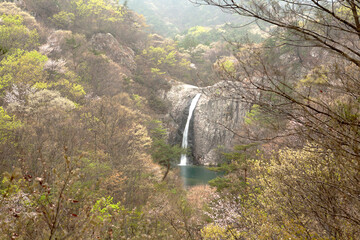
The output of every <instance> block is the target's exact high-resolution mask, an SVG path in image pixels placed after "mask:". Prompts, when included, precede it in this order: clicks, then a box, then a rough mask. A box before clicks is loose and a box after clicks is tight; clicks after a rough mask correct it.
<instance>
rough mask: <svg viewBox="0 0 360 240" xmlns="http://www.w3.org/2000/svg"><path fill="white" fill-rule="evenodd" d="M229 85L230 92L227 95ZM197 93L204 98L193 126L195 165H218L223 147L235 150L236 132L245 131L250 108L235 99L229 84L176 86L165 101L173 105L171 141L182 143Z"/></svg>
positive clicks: (197, 109) (170, 113) (190, 144)
mask: <svg viewBox="0 0 360 240" xmlns="http://www.w3.org/2000/svg"><path fill="white" fill-rule="evenodd" d="M225 85H226V91H223V89H224V88H225ZM234 90H235V89H234ZM197 93H201V94H202V95H201V97H200V100H199V102H198V104H197V106H196V108H195V111H194V115H193V119H192V122H191V125H190V134H189V135H190V136H189V146H190V148H191V150H192V162H193V163H195V164H201V165H214V164H217V163H219V161H220V160H221V159H220V155H219V151H218V150H217V149H218V148H219V147H220V146H221V147H223V148H231V147H232V145H233V140H234V133H233V131H236V130H237V129H239V128H241V125H242V123H243V119H244V116H245V114H246V113H247V111H248V108H249V107H248V106H247V104H244V103H241V102H238V101H235V100H234V99H233V98H232V97H231V93H232V90H231V87H230V88H229V86H228V85H227V83H225V82H221V83H218V84H216V85H214V86H210V87H206V88H197V87H194V86H191V85H186V84H180V83H174V82H173V83H172V88H171V89H170V91H168V92H167V93H166V94H165V99H166V100H168V101H169V102H170V105H171V109H170V112H169V115H170V117H171V119H172V122H171V124H170V125H171V126H170V139H171V140H172V141H173V142H176V143H181V139H182V131H183V129H184V125H185V122H186V119H187V116H188V111H189V105H190V102H191V100H192V99H193V98H194V96H195V95H196V94H197ZM229 129H231V130H232V131H230V130H229Z"/></svg>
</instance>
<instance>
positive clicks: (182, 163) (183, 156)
mask: <svg viewBox="0 0 360 240" xmlns="http://www.w3.org/2000/svg"><path fill="white" fill-rule="evenodd" d="M200 96H201V93H198V94H196V96H195V97H194V98H193V100H192V101H191V104H190V109H189V115H188V118H187V121H186V125H185V129H184V133H183V139H182V144H181V147H182V148H187V147H188V134H189V126H190V120H191V118H192V115H193V113H194V110H195V107H196V104H197V102H198V101H199V98H200ZM186 164H187V156H186V154H181V158H180V164H179V165H180V166H186Z"/></svg>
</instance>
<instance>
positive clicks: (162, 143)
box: [151, 121, 184, 181]
mask: <svg viewBox="0 0 360 240" xmlns="http://www.w3.org/2000/svg"><path fill="white" fill-rule="evenodd" d="M153 125H154V126H152V128H151V137H152V145H151V156H152V159H153V160H154V161H155V162H156V163H158V164H160V165H162V166H164V167H166V171H165V174H164V176H163V178H162V180H163V181H164V180H165V178H166V177H167V175H168V173H169V171H170V169H171V168H172V167H173V165H174V164H177V163H178V161H179V159H180V156H181V154H182V153H184V150H183V149H182V148H181V147H180V146H177V145H175V146H171V145H170V144H168V143H167V142H166V138H165V137H166V130H165V129H164V128H163V127H162V126H161V122H157V121H155V122H153Z"/></svg>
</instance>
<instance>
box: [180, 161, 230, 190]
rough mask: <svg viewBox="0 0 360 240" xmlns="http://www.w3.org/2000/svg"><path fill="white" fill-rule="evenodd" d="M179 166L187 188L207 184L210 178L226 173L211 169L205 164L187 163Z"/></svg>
mask: <svg viewBox="0 0 360 240" xmlns="http://www.w3.org/2000/svg"><path fill="white" fill-rule="evenodd" d="M178 168H180V176H181V179H182V181H183V184H184V187H185V188H187V187H192V186H196V185H205V184H208V182H209V181H210V180H212V179H214V178H216V177H221V176H223V175H224V174H223V173H222V172H215V171H211V170H209V169H208V168H207V167H204V166H194V165H186V166H178Z"/></svg>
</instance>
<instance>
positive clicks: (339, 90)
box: [195, 0, 360, 239]
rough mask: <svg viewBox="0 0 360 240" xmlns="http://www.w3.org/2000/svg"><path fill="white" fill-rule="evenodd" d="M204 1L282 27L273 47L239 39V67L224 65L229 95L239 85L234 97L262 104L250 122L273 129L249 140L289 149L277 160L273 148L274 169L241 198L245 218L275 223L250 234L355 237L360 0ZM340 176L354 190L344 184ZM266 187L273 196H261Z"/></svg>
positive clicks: (245, 135) (278, 154) (359, 142)
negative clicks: (230, 68) (241, 41)
mask: <svg viewBox="0 0 360 240" xmlns="http://www.w3.org/2000/svg"><path fill="white" fill-rule="evenodd" d="M195 2H198V3H203V4H208V5H214V6H218V7H220V8H222V9H225V10H227V11H230V12H233V13H236V14H240V15H243V16H249V17H254V18H256V19H258V20H262V21H265V22H268V23H271V24H273V25H275V26H276V28H273V30H272V31H270V33H271V34H272V35H273V36H272V37H271V38H269V39H268V40H267V41H265V43H264V44H262V45H254V44H248V45H244V44H243V45H240V46H239V47H238V49H237V50H236V51H235V53H234V55H235V56H236V58H237V63H236V64H235V65H234V67H235V73H234V71H233V70H232V71H227V69H226V67H223V69H222V70H223V72H222V74H221V77H222V79H224V80H227V81H228V87H225V89H224V90H225V91H226V90H229V89H236V90H237V92H236V94H235V95H234V96H233V98H235V99H237V100H238V101H245V102H249V103H251V104H253V111H252V114H250V115H248V119H247V121H248V122H247V124H248V125H255V126H256V127H257V128H267V129H271V131H266V132H265V131H264V133H266V134H261V135H259V134H258V135H256V131H255V132H254V128H253V129H250V128H248V129H244V131H243V132H242V133H240V134H239V135H240V137H243V138H246V139H247V140H252V141H257V142H261V143H271V145H270V147H269V146H267V148H268V149H269V148H271V149H272V150H277V149H283V150H281V151H278V152H276V153H275V156H273V157H269V155H271V154H269V152H267V153H264V158H263V161H266V160H264V159H267V158H270V159H273V160H272V162H271V164H270V165H271V167H270V168H268V166H264V165H261V164H260V166H261V167H263V168H265V169H264V172H263V171H261V172H258V173H257V174H255V175H254V178H255V180H253V182H252V184H253V185H252V186H253V187H254V188H253V190H252V192H251V193H247V194H242V195H241V197H242V199H245V200H246V199H247V201H245V200H243V204H242V206H245V207H244V208H243V215H242V216H247V217H248V219H251V218H255V219H257V220H258V221H259V225H258V226H261V225H262V224H264V222H269V223H270V225H268V226H267V227H265V228H257V230H259V231H258V232H256V231H253V229H254V228H251V227H248V228H247V227H246V226H243V227H245V229H247V230H246V231H245V232H248V233H249V232H250V233H251V234H254V235H255V236H259V235H261V234H263V235H264V236H265V238H278V237H280V238H281V237H282V238H296V237H297V238H300V239H303V238H309V239H311V238H334V239H349V238H354V236H355V235H356V234H358V233H357V230H356V229H358V227H359V223H360V222H359V216H358V214H357V212H358V211H359V210H358V208H359V206H360V205H359V201H358V198H357V197H355V195H354V189H359V186H360V185H359V181H358V180H354V179H358V176H359V173H360V169H359V168H358V167H357V163H358V162H359V159H360V140H359V139H360V138H359V137H360V136H359V133H360V132H359V130H360V129H359V128H360V124H359V123H360V104H359V99H360V91H359V89H360V85H359V81H358V79H359V76H360V51H359V43H360V41H359V36H360V21H359V20H360V18H359V15H358V13H359V10H360V6H359V3H358V2H357V1H352V0H346V1H332V2H329V1H317V0H309V1H300V0H299V1H298V0H291V1H287V0H286V1H282V0H279V1H270V2H266V1H257V0H253V1H241V2H239V1H234V0H219V1H213V0H202V1H201V0H199V1H195ZM249 120H250V121H249ZM280 123H281V124H280ZM245 130H249V131H248V132H246V131H245ZM254 133H255V134H254ZM309 142H310V144H311V147H307V146H308V144H309ZM285 146H288V147H290V148H289V149H288V148H284V147H285ZM285 152H286V154H285ZM300 165H301V166H300ZM355 166H356V167H355ZM260 169H261V168H260ZM266 171H268V172H267V173H266ZM280 172H281V173H280ZM259 179H262V180H259ZM270 179H271V180H270ZM275 179H276V180H275ZM340 179H341V181H344V183H345V182H346V186H340V184H339V182H338V181H340ZM258 180H259V181H260V183H259V182H258ZM257 184H258V185H257ZM300 185H301V187H300ZM280 189H281V190H280ZM259 191H260V192H262V193H263V194H265V195H266V196H267V197H265V196H264V195H263V194H260V195H256V193H259ZM253 194H255V196H258V198H257V197H255V198H253V196H254V195H253ZM270 195H272V196H274V198H273V199H270V198H268V197H269V196H270ZM280 198H281V199H282V200H279V199H280ZM249 199H250V200H249ZM264 199H265V200H264ZM319 199H321V200H319ZM346 201H350V202H351V203H348V202H346ZM277 202H284V203H285V205H278V204H276V203H277ZM320 202H321V204H320ZM248 203H251V204H250V205H248ZM349 206H352V207H354V208H355V209H351V210H350V208H349ZM257 208H258V209H260V210H259V211H257V210H256V209H257ZM244 209H249V210H244ZM299 209H301V210H299ZM273 210H274V211H278V213H279V215H276V214H275V215H273V213H274V212H273ZM310 213H311V214H310ZM266 216H269V218H267V220H266V221H264V217H265V218H266ZM274 216H275V217H274ZM273 217H274V218H273ZM245 218H246V217H245ZM305 219H306V220H305ZM278 220H280V222H279V221H278ZM241 221H242V218H239V221H238V222H239V223H240V222H241ZM249 222H251V220H250V221H249ZM249 226H250V225H249ZM343 226H347V227H346V228H344V227H343ZM255 228H256V227H255ZM269 229H274V230H275V231H270V233H269V232H268V230H269ZM240 230H243V229H240ZM251 234H250V235H248V236H247V237H249V236H252V235H251Z"/></svg>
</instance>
